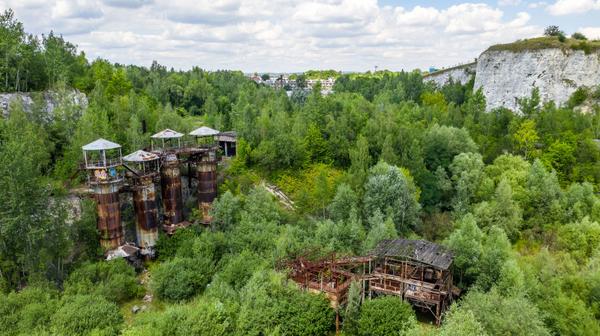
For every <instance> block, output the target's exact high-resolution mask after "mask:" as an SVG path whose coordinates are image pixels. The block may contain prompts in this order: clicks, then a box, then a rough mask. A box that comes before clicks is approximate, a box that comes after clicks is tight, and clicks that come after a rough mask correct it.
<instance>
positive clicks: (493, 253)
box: [475, 226, 511, 291]
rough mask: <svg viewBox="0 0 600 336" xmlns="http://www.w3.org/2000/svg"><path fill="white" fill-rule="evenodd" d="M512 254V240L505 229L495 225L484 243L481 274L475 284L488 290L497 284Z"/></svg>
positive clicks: (480, 263)
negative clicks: (505, 263)
mask: <svg viewBox="0 0 600 336" xmlns="http://www.w3.org/2000/svg"><path fill="white" fill-rule="evenodd" d="M510 256H511V245H510V241H509V240H508V238H507V237H506V234H505V233H504V230H502V229H501V228H499V227H497V226H493V227H492V228H491V229H490V231H489V233H488V234H487V236H486V237H485V240H484V243H483V250H482V253H481V258H480V262H479V276H478V277H477V281H476V283H475V285H476V286H477V288H479V289H481V290H483V291H488V290H489V289H490V288H492V286H493V285H495V284H496V283H497V282H498V280H499V279H500V276H501V271H502V268H501V267H498V265H503V264H504V262H505V261H506V260H508V258H509V257H510Z"/></svg>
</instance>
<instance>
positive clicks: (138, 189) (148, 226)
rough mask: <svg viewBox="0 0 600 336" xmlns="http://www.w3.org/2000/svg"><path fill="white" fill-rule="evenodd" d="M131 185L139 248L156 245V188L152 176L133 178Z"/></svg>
mask: <svg viewBox="0 0 600 336" xmlns="http://www.w3.org/2000/svg"><path fill="white" fill-rule="evenodd" d="M134 183H135V185H134V187H133V207H134V210H135V223H136V227H135V229H136V235H137V243H138V246H139V247H141V248H149V247H153V246H154V245H156V241H157V240H158V208H157V206H156V188H155V187H154V183H153V182H152V176H142V177H140V178H137V179H135V182H134Z"/></svg>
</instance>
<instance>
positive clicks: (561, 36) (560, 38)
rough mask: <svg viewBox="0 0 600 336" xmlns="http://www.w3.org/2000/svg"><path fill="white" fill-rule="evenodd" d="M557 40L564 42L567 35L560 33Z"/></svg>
mask: <svg viewBox="0 0 600 336" xmlns="http://www.w3.org/2000/svg"><path fill="white" fill-rule="evenodd" d="M558 40H559V41H560V42H561V43H562V42H565V41H566V40H567V37H566V36H565V34H563V33H560V34H559V35H558Z"/></svg>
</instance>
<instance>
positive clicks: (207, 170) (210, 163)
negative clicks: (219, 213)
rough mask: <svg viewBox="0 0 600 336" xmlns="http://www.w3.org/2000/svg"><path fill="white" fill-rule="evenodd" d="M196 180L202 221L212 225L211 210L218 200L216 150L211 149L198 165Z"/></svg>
mask: <svg viewBox="0 0 600 336" xmlns="http://www.w3.org/2000/svg"><path fill="white" fill-rule="evenodd" d="M196 178H197V179H198V206H199V208H200V211H202V221H203V222H204V224H210V222H211V221H212V218H211V216H210V213H209V212H210V208H211V206H212V202H213V201H214V200H215V198H217V158H216V152H215V149H210V150H208V151H207V152H206V153H204V155H202V158H201V159H200V161H199V162H198V163H197V164H196Z"/></svg>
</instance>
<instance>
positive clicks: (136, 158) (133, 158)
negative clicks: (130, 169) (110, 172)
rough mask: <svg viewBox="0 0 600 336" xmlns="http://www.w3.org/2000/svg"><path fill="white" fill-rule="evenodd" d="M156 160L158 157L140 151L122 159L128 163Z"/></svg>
mask: <svg viewBox="0 0 600 336" xmlns="http://www.w3.org/2000/svg"><path fill="white" fill-rule="evenodd" d="M158 159H159V157H158V155H156V154H153V153H149V152H146V151H143V150H141V149H140V150H138V151H135V152H133V153H131V154H129V155H127V156H124V157H123V161H129V162H146V161H152V160H158Z"/></svg>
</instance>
